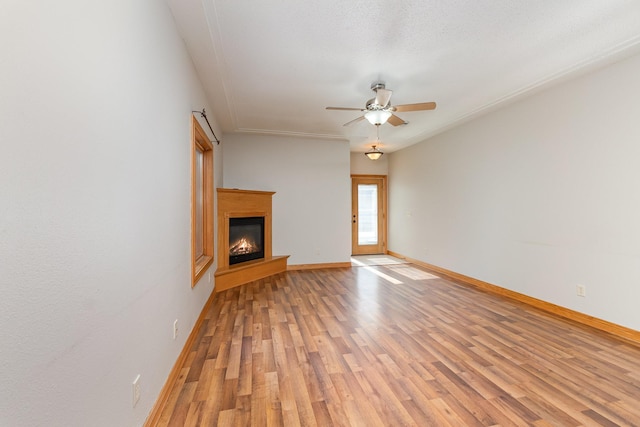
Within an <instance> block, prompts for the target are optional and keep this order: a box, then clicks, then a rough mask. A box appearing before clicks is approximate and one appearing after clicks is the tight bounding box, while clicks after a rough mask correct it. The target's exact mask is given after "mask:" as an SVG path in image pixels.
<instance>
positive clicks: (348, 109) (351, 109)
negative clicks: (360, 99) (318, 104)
mask: <svg viewBox="0 0 640 427" xmlns="http://www.w3.org/2000/svg"><path fill="white" fill-rule="evenodd" d="M326 109H327V110H343V111H364V108H350V107H326Z"/></svg>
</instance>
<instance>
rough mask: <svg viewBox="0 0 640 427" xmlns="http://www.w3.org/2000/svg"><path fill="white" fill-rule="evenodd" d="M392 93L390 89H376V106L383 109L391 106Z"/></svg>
mask: <svg viewBox="0 0 640 427" xmlns="http://www.w3.org/2000/svg"><path fill="white" fill-rule="evenodd" d="M392 93H393V91H391V90H389V89H383V88H379V89H376V104H378V105H380V106H381V107H386V106H387V104H389V101H390V100H391V94H392Z"/></svg>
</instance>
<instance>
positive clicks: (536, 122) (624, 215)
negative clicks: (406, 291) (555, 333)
mask: <svg viewBox="0 0 640 427" xmlns="http://www.w3.org/2000/svg"><path fill="white" fill-rule="evenodd" d="M638 75H640V56H635V57H632V58H629V59H627V60H625V61H622V62H619V63H616V64H613V65H611V66H608V67H606V68H604V69H601V70H598V71H595V72H592V73H590V74H587V75H584V76H582V77H580V78H577V79H574V80H571V81H567V82H564V83H562V84H559V85H557V86H555V87H552V88H550V89H548V90H545V91H543V92H540V93H539V94H537V95H535V96H532V97H530V98H528V99H525V100H522V101H520V102H517V103H514V104H512V105H510V106H508V107H506V108H503V109H502V110H499V111H495V112H493V113H490V114H488V115H486V116H484V117H482V118H479V119H476V120H474V121H472V122H469V123H467V124H464V125H462V126H460V127H458V128H455V129H453V130H450V131H448V132H445V133H443V134H440V135H438V136H435V137H433V138H431V139H429V140H427V141H424V142H422V143H420V144H417V145H415V146H412V147H409V148H406V149H404V150H401V151H399V152H396V153H393V154H392V156H390V163H389V176H390V189H389V195H390V199H389V206H390V215H389V218H390V230H389V236H390V237H389V249H390V250H393V251H395V252H399V253H401V254H404V255H406V256H409V257H412V258H416V259H419V260H422V261H424V262H427V263H431V264H435V265H438V266H441V267H444V268H447V269H449V270H453V271H456V272H459V273H462V274H465V275H467V276H471V277H475V278H478V279H481V280H484V281H487V282H490V283H493V284H496V285H499V286H502V287H505V288H508V289H511V290H514V291H517V292H520V293H523V294H526V295H530V296H533V297H535V298H539V299H542V300H545V301H549V302H551V303H554V304H557V305H560V306H564V307H568V308H570V309H573V310H576V311H579V312H583V313H586V314H589V315H592V316H595V317H598V318H602V319H605V320H608V321H611V322H614V323H617V324H620V325H623V326H626V327H630V328H633V329H636V330H638V329H640V310H638V308H637V301H638V300H640V286H639V285H638V284H639V283H640V221H639V220H638V218H640V191H638V183H640V167H638V162H639V159H640V143H639V141H640V126H638V114H637V113H638V105H637V103H638V99H640V85H638V78H637V76H638ZM578 284H580V285H584V286H586V297H578V296H577V295H576V285H578Z"/></svg>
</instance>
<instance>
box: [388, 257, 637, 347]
mask: <svg viewBox="0 0 640 427" xmlns="http://www.w3.org/2000/svg"><path fill="white" fill-rule="evenodd" d="M387 254H389V255H391V256H394V257H396V258H400V259H404V260H406V261H409V262H411V263H412V264H416V265H419V266H421V267H424V268H426V269H429V270H432V271H434V272H437V273H440V274H443V275H445V276H447V277H449V278H451V279H454V280H455V281H458V282H462V283H463V284H466V285H470V286H473V287H475V288H478V289H481V290H484V291H487V292H490V293H493V294H496V295H500V296H503V297H505V298H509V299H512V300H515V301H518V302H521V303H523V304H527V305H529V306H531V307H534V308H537V309H540V310H543V311H546V312H548V313H551V314H554V315H556V316H560V317H563V318H565V319H569V320H572V321H574V322H577V323H580V324H582V325H585V326H589V327H591V328H594V329H598V330H600V331H603V332H607V333H609V334H611V335H614V336H616V337H618V338H620V339H623V340H625V341H627V342H630V343H632V344H634V345H640V331H636V330H635V329H631V328H627V327H625V326H621V325H617V324H615V323H612V322H609V321H606V320H602V319H599V318H597V317H593V316H590V315H588V314H584V313H580V312H579V311H575V310H571V309H570V308H566V307H562V306H559V305H556V304H553V303H550V302H547V301H543V300H540V299H537V298H534V297H530V296H528V295H524V294H521V293H519V292H515V291H512V290H509V289H506V288H503V287H500V286H497V285H493V284H491V283H488V282H484V281H482V280H478V279H474V278H473V277H469V276H465V275H464V274H460V273H456V272H454V271H451V270H447V269H446V268H442V267H438V266H436V265H433V264H428V263H426V262H423V261H420V260H417V259H413V258H409V257H406V256H404V255H401V254H399V253H397V252H393V251H387Z"/></svg>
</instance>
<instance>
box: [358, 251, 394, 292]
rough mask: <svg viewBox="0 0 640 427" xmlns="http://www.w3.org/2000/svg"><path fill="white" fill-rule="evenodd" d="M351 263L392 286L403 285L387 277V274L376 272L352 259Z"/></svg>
mask: <svg viewBox="0 0 640 427" xmlns="http://www.w3.org/2000/svg"><path fill="white" fill-rule="evenodd" d="M351 262H352V263H353V264H355V265H356V266H358V267H363V268H364V269H365V270H367V271H370V272H372V273H373V274H375V275H376V276H378V277H380V278H382V279H384V280H386V281H388V282H390V283H392V284H394V285H401V284H402V283H403V282H402V281H400V280H398V279H395V278H393V277H391V276H389V275H388V274H384V273H383V272H381V271H378V270H376V269H375V268H372V267H369V266H368V265H367V264H365V263H363V262H361V261H358V260H357V259H355V258H353V257H352V258H351Z"/></svg>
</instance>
